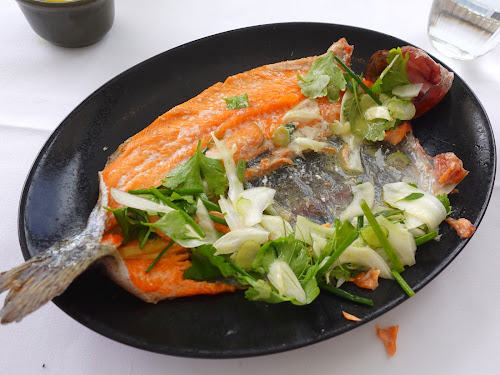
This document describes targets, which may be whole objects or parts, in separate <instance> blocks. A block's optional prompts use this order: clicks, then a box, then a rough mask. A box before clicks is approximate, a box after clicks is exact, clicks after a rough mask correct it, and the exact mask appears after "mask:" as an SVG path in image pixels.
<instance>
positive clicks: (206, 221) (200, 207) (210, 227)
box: [196, 199, 219, 244]
mask: <svg viewBox="0 0 500 375" xmlns="http://www.w3.org/2000/svg"><path fill="white" fill-rule="evenodd" d="M196 216H197V217H198V225H199V226H200V228H201V229H203V231H204V232H205V234H206V235H205V242H206V243H210V244H213V243H214V242H215V241H217V240H218V239H219V234H218V233H217V231H216V230H215V227H214V222H213V221H212V219H211V218H210V215H209V214H208V210H207V208H206V207H205V205H204V204H203V202H202V201H201V199H198V202H196Z"/></svg>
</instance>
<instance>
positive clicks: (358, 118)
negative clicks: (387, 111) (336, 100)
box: [343, 94, 389, 142]
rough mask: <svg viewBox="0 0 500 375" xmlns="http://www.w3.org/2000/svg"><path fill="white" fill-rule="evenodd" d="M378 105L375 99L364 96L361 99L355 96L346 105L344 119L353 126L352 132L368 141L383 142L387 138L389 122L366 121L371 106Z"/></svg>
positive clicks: (378, 120)
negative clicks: (365, 114) (386, 132)
mask: <svg viewBox="0 0 500 375" xmlns="http://www.w3.org/2000/svg"><path fill="white" fill-rule="evenodd" d="M374 105H376V103H375V102H374V101H373V99H372V98H371V97H370V96H369V95H367V94H363V95H361V96H360V97H359V99H358V96H357V95H355V96H354V97H353V98H350V99H348V100H346V101H345V103H344V108H343V110H344V117H345V118H346V119H347V121H349V123H350V124H351V131H352V132H353V133H354V134H355V135H357V136H359V137H362V138H364V139H366V140H368V141H372V142H377V141H382V140H383V139H384V137H385V131H386V129H387V123H388V122H389V121H387V120H383V119H375V120H370V121H368V120H365V117H364V112H365V111H366V109H368V108H370V107H371V106H374Z"/></svg>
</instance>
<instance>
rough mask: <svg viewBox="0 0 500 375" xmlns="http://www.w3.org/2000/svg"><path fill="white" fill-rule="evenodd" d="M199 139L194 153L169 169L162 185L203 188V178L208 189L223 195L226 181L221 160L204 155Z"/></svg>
mask: <svg viewBox="0 0 500 375" xmlns="http://www.w3.org/2000/svg"><path fill="white" fill-rule="evenodd" d="M200 147H201V141H200V142H198V147H197V149H196V151H195V153H194V155H193V156H192V157H191V158H190V159H189V160H188V161H187V162H185V163H184V164H181V165H180V166H178V167H177V168H175V169H173V170H172V171H170V173H169V174H168V175H167V176H166V177H165V178H164V179H163V185H164V186H166V187H168V188H178V187H182V188H195V189H203V179H202V177H203V178H204V179H205V182H206V183H207V186H208V190H209V191H210V192H212V193H214V194H217V195H223V194H224V193H225V191H226V186H227V185H228V181H227V178H226V175H225V171H226V170H225V168H224V166H223V165H222V162H221V161H220V160H217V159H211V158H209V157H206V156H205V155H203V154H202V152H201V149H200Z"/></svg>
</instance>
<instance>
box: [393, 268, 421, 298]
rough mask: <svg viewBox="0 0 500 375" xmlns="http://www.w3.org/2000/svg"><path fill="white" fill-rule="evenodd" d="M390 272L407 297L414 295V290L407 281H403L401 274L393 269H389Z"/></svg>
mask: <svg viewBox="0 0 500 375" xmlns="http://www.w3.org/2000/svg"><path fill="white" fill-rule="evenodd" d="M391 273H392V276H394V278H395V279H396V281H397V282H398V283H399V285H401V288H403V290H404V291H405V292H406V294H407V295H408V297H413V296H414V295H415V292H414V291H413V289H412V288H411V286H409V285H408V283H407V282H406V281H405V279H403V276H401V275H400V274H399V272H398V271H396V270H394V269H392V270H391Z"/></svg>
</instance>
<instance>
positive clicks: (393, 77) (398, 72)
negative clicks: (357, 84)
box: [370, 47, 411, 95]
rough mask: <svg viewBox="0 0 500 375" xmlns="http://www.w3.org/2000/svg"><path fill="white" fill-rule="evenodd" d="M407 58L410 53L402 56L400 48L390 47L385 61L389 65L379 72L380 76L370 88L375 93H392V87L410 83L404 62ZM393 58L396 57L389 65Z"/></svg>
mask: <svg viewBox="0 0 500 375" xmlns="http://www.w3.org/2000/svg"><path fill="white" fill-rule="evenodd" d="M409 58H410V55H409V54H408V53H407V54H406V56H403V53H402V52H401V48H399V47H398V48H393V49H391V50H390V51H389V56H388V57H387V63H388V64H389V65H388V66H387V67H386V68H385V69H384V71H383V72H382V73H381V74H380V77H379V78H377V80H376V81H375V83H374V84H373V85H372V86H371V87H370V89H371V90H372V91H373V92H375V93H377V94H381V93H385V94H389V95H392V89H393V88H394V87H396V86H400V85H407V84H410V83H411V82H410V80H409V79H408V73H407V71H406V63H407V61H408V59H409ZM394 59H396V61H394V64H392V65H391V63H392V62H393V60H394ZM381 77H382V78H381Z"/></svg>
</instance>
